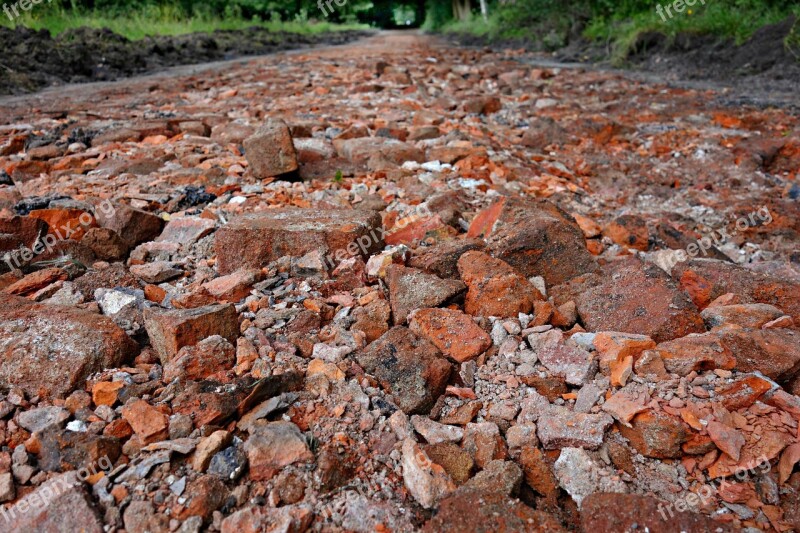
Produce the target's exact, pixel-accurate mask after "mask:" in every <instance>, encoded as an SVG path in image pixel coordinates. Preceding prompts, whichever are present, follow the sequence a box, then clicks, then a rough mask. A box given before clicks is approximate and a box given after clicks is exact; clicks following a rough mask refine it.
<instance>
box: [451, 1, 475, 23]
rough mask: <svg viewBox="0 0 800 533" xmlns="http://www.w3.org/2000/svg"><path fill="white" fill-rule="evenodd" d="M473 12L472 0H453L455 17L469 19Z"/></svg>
mask: <svg viewBox="0 0 800 533" xmlns="http://www.w3.org/2000/svg"><path fill="white" fill-rule="evenodd" d="M471 14H472V6H471V5H470V0H453V17H454V18H455V19H456V20H469V17H470V15H471Z"/></svg>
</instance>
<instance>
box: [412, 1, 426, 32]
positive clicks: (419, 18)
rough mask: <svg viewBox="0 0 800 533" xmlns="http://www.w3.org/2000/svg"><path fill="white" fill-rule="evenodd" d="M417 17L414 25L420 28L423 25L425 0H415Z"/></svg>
mask: <svg viewBox="0 0 800 533" xmlns="http://www.w3.org/2000/svg"><path fill="white" fill-rule="evenodd" d="M416 12H417V16H416V19H415V21H414V22H415V24H416V25H417V26H422V25H423V24H425V0H417V9H416Z"/></svg>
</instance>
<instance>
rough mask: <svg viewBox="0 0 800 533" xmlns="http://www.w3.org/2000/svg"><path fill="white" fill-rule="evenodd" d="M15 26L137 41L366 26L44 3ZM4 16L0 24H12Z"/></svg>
mask: <svg viewBox="0 0 800 533" xmlns="http://www.w3.org/2000/svg"><path fill="white" fill-rule="evenodd" d="M15 23H16V25H18V26H25V27H28V28H32V29H35V30H40V29H46V30H48V31H49V32H50V33H51V35H53V36H55V35H58V34H60V33H63V32H65V31H67V30H71V29H75V28H82V27H88V28H96V29H102V28H108V29H110V30H112V31H113V32H115V33H117V34H119V35H122V36H124V37H126V38H128V39H130V40H133V41H135V40H139V39H143V38H145V37H148V36H154V35H184V34H188V33H198V32H212V31H215V30H241V29H244V28H250V27H253V26H257V27H261V28H266V29H268V30H270V31H274V32H278V31H282V32H288V33H297V34H303V35H315V34H319V33H325V32H332V31H345V30H357V29H365V28H367V26H364V25H359V24H347V25H342V24H332V23H329V22H315V21H302V20H297V21H279V20H273V21H263V20H259V19H254V20H247V19H243V18H239V17H225V18H221V17H215V16H203V15H201V16H191V17H187V16H186V15H185V14H184V13H183V12H181V11H180V10H178V9H175V8H173V7H170V6H154V7H151V8H144V9H141V10H139V11H134V12H131V13H125V14H111V15H109V14H105V13H103V12H100V11H95V12H88V13H76V12H74V11H67V10H62V9H60V8H57V7H53V8H49V9H48V6H47V5H46V4H42V5H40V6H37V7H36V8H34V10H32V11H31V12H28V13H25V14H24V15H23V16H22V17H20V18H19V19H16V21H15ZM15 23H12V22H11V21H10V20H9V19H8V17H6V16H5V15H3V16H2V18H0V25H2V26H6V27H14V25H15Z"/></svg>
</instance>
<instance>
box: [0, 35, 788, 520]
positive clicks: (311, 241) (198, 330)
mask: <svg viewBox="0 0 800 533" xmlns="http://www.w3.org/2000/svg"><path fill="white" fill-rule="evenodd" d="M529 59H530V58H529V56H528V55H527V54H524V53H523V52H515V51H513V50H507V51H500V52H493V51H490V50H488V49H470V48H457V47H454V46H452V45H448V44H446V43H445V42H443V41H440V40H438V39H436V38H434V37H428V36H423V35H421V34H418V33H410V32H384V33H379V34H376V35H374V36H372V37H370V38H368V39H366V40H362V41H359V42H357V43H354V44H348V45H344V46H337V47H330V48H322V49H316V50H304V51H299V52H289V53H280V54H275V55H270V56H264V57H258V58H251V59H244V60H236V61H229V62H224V63H217V64H213V65H205V66H193V67H182V68H179V69H172V70H169V71H166V72H163V73H160V74H157V75H151V76H147V77H142V78H133V79H129V80H124V81H120V82H114V83H103V84H90V85H83V86H68V87H61V88H57V89H49V90H46V91H43V92H41V93H38V94H35V95H29V96H24V97H13V98H4V99H0V117H2V118H0V122H2V124H0V169H2V173H0V183H2V185H0V252H2V253H3V254H4V260H3V261H2V263H0V291H3V293H4V296H3V305H2V306H0V356H2V358H3V360H2V365H1V366H0V385H2V395H1V396H0V415H2V418H0V444H2V445H3V447H2V450H0V501H3V502H5V503H4V504H3V505H4V506H5V509H4V510H3V511H2V513H0V514H2V518H0V522H3V521H5V522H8V524H5V525H4V526H3V527H2V529H4V530H9V531H12V530H13V531H33V530H36V531H63V530H66V529H70V530H78V529H80V530H82V531H98V532H99V531H111V530H117V529H122V528H124V530H126V531H128V532H129V533H139V532H144V531H151V532H155V531H181V532H190V531H200V530H203V531H222V532H234V531H236V532H248V531H254V532H255V531H279V530H280V531H297V532H300V531H305V530H311V531H416V530H423V531H452V532H457V531H458V532H460V531H492V532H498V531H508V532H511V531H566V530H581V531H591V532H597V531H626V530H630V529H633V528H639V529H641V528H642V527H644V528H648V529H649V530H650V531H654V532H661V531H663V532H666V531H676V530H682V531H727V530H730V531H734V530H738V529H739V528H751V529H750V530H752V529H757V530H765V531H767V530H776V531H790V530H797V529H800V504H799V502H800V499H799V498H798V490H800V472H798V473H795V472H794V471H793V470H794V466H795V463H796V462H797V461H798V459H800V443H798V419H800V398H799V397H798V396H796V394H798V393H800V377H799V376H800V374H798V370H800V336H798V331H797V324H800V269H799V268H798V262H799V261H800V247H798V231H800V212H799V210H798V196H799V195H800V188H799V187H798V184H797V179H798V170H800V125H799V124H798V116H797V115H795V114H792V111H791V110H790V109H786V108H784V109H781V108H775V107H766V108H753V107H745V106H727V107H720V105H721V104H720V101H721V100H720V99H719V98H718V95H717V94H716V93H715V92H714V91H713V90H698V89H689V88H675V87H667V86H662V85H658V84H655V83H651V82H644V81H641V80H639V81H637V80H634V79H632V78H628V77H625V76H624V75H622V74H620V73H616V72H604V71H601V70H594V69H588V68H560V67H558V66H553V67H535V66H532V65H531V64H530V61H529ZM634 524H636V525H634Z"/></svg>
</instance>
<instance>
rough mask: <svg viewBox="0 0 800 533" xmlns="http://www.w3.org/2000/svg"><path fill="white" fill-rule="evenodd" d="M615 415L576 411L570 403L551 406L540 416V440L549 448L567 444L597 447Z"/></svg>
mask: <svg viewBox="0 0 800 533" xmlns="http://www.w3.org/2000/svg"><path fill="white" fill-rule="evenodd" d="M613 423H614V419H613V418H611V417H610V416H608V415H607V414H605V413H600V414H587V413H575V412H573V411H570V410H569V409H567V408H566V407H556V406H553V407H550V408H549V409H548V410H547V411H545V412H544V413H542V414H541V415H540V416H539V422H538V424H537V428H538V433H537V434H538V436H539V440H540V441H541V442H542V446H543V447H544V449H545V450H557V449H559V448H564V447H568V446H569V447H573V448H586V449H589V450H594V449H597V448H599V447H600V446H601V445H602V444H603V436H604V435H605V432H606V430H607V429H608V428H609V427H610V426H611V424H613Z"/></svg>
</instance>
